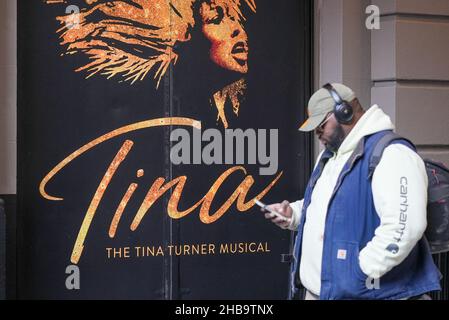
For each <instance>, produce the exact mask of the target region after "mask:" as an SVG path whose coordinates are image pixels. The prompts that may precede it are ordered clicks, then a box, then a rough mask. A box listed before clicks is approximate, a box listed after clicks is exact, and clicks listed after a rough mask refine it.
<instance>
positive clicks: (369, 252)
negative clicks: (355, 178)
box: [289, 105, 427, 295]
mask: <svg viewBox="0 0 449 320" xmlns="http://www.w3.org/2000/svg"><path fill="white" fill-rule="evenodd" d="M391 129H394V125H393V123H392V122H391V120H390V118H389V117H388V116H387V115H386V114H385V113H384V112H383V111H382V110H381V109H380V108H379V107H378V106H377V105H374V106H372V107H371V108H370V109H369V110H368V111H367V112H366V113H365V114H364V115H363V116H362V118H361V119H360V120H359V121H358V123H357V124H356V125H355V127H354V128H353V129H352V130H351V132H350V133H349V134H348V136H347V137H346V138H345V140H344V141H343V143H342V144H341V146H340V148H339V150H338V151H337V153H336V154H334V156H333V157H332V158H331V159H329V161H328V162H327V164H326V166H325V167H324V170H323V173H322V175H321V177H320V178H319V179H318V181H317V183H316V185H315V188H314V190H313V193H312V199H311V203H310V206H309V207H308V208H307V220H306V223H305V225H304V236H303V242H302V254H301V265H300V277H301V282H302V284H303V285H304V287H305V288H306V289H307V290H309V291H310V292H312V293H314V294H316V295H319V294H320V287H321V259H322V252H323V236H324V232H325V220H326V214H327V207H328V203H329V200H330V197H331V195H332V192H333V190H334V188H335V185H336V182H337V179H338V176H339V175H340V172H341V170H342V169H343V166H344V164H345V163H346V162H347V160H348V159H349V157H350V156H351V154H352V152H353V151H354V149H355V147H356V146H357V144H358V142H359V141H360V139H361V138H363V137H364V136H368V135H371V134H373V133H376V132H379V131H383V130H391ZM319 158H320V157H319ZM319 158H318V159H319ZM371 185H372V190H373V198H374V206H375V208H376V211H377V213H378V214H379V218H380V225H379V227H378V228H377V229H376V230H375V236H374V237H373V239H372V240H371V241H370V242H368V244H367V245H366V247H365V248H363V249H362V250H361V251H360V256H359V262H360V268H361V269H362V271H363V272H364V273H365V274H366V275H367V276H369V277H372V278H374V279H377V278H380V277H382V276H383V275H384V274H385V273H387V272H388V271H390V270H391V269H392V268H393V267H395V266H396V265H398V264H400V263H401V262H402V261H403V260H404V259H405V258H406V257H407V255H408V254H409V253H410V251H411V250H412V249H413V247H414V246H415V244H416V243H417V242H418V241H419V240H420V239H421V238H422V236H423V233H424V231H425V229H426V226H427V220H426V206H427V175H426V170H425V166H424V162H423V160H422V159H421V157H420V156H419V155H417V154H416V153H415V152H413V151H412V150H410V149H409V148H408V147H406V146H404V145H400V144H392V145H390V146H388V147H387V148H386V149H385V150H384V153H383V156H382V159H381V161H380V162H379V164H378V166H377V168H376V170H375V171H374V174H373V178H372V184H371ZM401 188H402V189H401ZM404 190H405V191H406V194H407V195H406V197H404V194H402V196H401V191H404ZM405 202H406V203H405ZM302 204H303V200H300V201H297V202H295V203H292V204H291V207H292V209H293V219H292V223H291V224H290V226H289V229H291V230H297V228H298V224H299V221H300V215H301V211H302ZM401 210H402V211H401ZM398 240H399V241H398ZM391 243H395V244H397V245H398V247H399V250H398V251H397V252H390V251H388V250H386V248H387V247H388V245H389V244H391Z"/></svg>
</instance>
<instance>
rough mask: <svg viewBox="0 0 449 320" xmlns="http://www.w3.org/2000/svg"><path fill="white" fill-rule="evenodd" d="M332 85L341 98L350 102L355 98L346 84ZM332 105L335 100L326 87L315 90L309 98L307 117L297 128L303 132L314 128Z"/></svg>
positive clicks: (329, 110) (332, 108)
mask: <svg viewBox="0 0 449 320" xmlns="http://www.w3.org/2000/svg"><path fill="white" fill-rule="evenodd" d="M332 86H333V87H334V89H335V91H337V93H338V94H339V95H340V97H341V98H342V99H343V100H345V101H348V102H351V101H352V100H354V99H355V93H354V91H352V90H351V89H350V88H348V87H347V86H345V85H343V84H341V83H333V84H332ZM334 106H335V101H334V99H333V98H332V96H331V95H330V93H329V91H328V90H327V89H325V88H321V89H320V90H318V91H317V92H315V93H314V94H313V96H312V97H311V98H310V100H309V104H308V106H307V111H308V115H309V117H308V118H307V120H306V121H305V122H304V123H303V124H302V125H301V127H300V128H299V130H300V131H304V132H308V131H312V130H315V128H316V127H318V125H319V124H320V123H321V122H322V121H323V120H324V118H326V115H327V114H328V113H329V112H331V111H333V110H334Z"/></svg>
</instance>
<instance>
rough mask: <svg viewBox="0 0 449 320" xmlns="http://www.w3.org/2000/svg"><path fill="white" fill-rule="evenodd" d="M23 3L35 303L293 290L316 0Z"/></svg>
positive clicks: (25, 153) (24, 171)
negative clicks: (290, 220) (283, 214)
mask: <svg viewBox="0 0 449 320" xmlns="http://www.w3.org/2000/svg"><path fill="white" fill-rule="evenodd" d="M18 3H19V22H18V23H19V25H18V27H19V75H18V78H19V89H18V90H19V110H18V117H19V135H18V144H19V147H18V148H19V174H18V175H19V177H18V180H19V182H18V202H19V203H18V229H17V230H18V231H17V232H18V246H19V249H18V252H19V254H18V270H17V273H18V296H19V298H45V299H48V298H56V299H285V298H286V297H287V294H288V283H289V272H288V270H289V265H288V264H287V263H281V255H282V254H286V253H288V252H289V247H290V244H291V237H292V234H291V233H290V232H287V231H284V230H281V229H278V228H276V227H275V226H273V225H272V224H271V223H269V222H268V221H266V220H265V219H264V217H263V214H262V213H261V212H260V210H259V208H258V207H257V206H255V204H254V201H255V199H258V200H262V201H264V202H266V203H273V202H279V201H282V200H284V199H288V200H292V201H294V200H296V199H299V198H300V197H301V195H302V193H303V190H304V186H305V182H306V178H307V176H308V173H309V172H310V158H311V144H310V136H308V135H304V134H301V133H299V132H298V127H299V124H300V123H302V121H303V120H304V118H305V102H306V101H307V98H308V95H309V93H310V86H311V83H310V72H311V68H312V67H311V49H310V48H311V44H310V42H311V40H310V39H311V21H310V19H311V8H310V1H292V0H281V1H268V0H207V1H201V0H172V1H169V0H126V1H125V0H121V1H119V0H117V1H104V0H78V1H76V0H73V1H71V0H67V1H62V0H61V1H60V0H45V1H43V0H33V1H23V0H22V1H20V0H19V2H18Z"/></svg>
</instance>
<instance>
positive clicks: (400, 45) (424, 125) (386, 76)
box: [315, 0, 449, 164]
mask: <svg viewBox="0 0 449 320" xmlns="http://www.w3.org/2000/svg"><path fill="white" fill-rule="evenodd" d="M371 4H373V5H376V6H378V7H379V9H380V14H381V16H380V29H379V30H368V29H367V28H366V25H365V21H366V19H367V18H368V14H366V13H365V9H366V8H367V7H368V6H369V5H371ZM315 10H316V14H315V16H316V21H315V26H316V27H315V29H316V31H315V34H316V35H318V36H317V39H316V43H315V62H316V66H315V71H316V72H315V74H316V79H315V87H316V88H319V86H321V85H323V84H324V83H325V82H328V81H329V82H333V81H335V82H343V83H345V84H347V85H349V86H350V87H352V88H353V89H354V91H356V93H357V94H358V96H359V98H360V100H361V102H362V104H363V105H364V106H370V105H372V104H379V105H380V106H381V108H383V109H384V110H385V111H386V112H387V113H388V114H389V115H390V116H391V118H392V120H393V122H394V123H395V125H396V129H397V132H398V133H399V134H401V135H403V136H405V137H408V138H409V139H411V140H412V141H413V142H414V143H415V144H417V146H418V148H419V152H420V154H421V155H422V156H424V157H430V158H433V159H436V160H439V161H443V162H445V163H446V164H449V0H426V1H422V0H315ZM317 146H318V143H317ZM316 150H319V148H316Z"/></svg>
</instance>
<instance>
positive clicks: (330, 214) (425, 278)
mask: <svg viewBox="0 0 449 320" xmlns="http://www.w3.org/2000/svg"><path fill="white" fill-rule="evenodd" d="M386 132H387V131H382V132H378V133H376V134H373V135H371V136H368V137H365V138H364V139H361V141H360V143H359V144H358V146H357V148H356V150H355V151H354V153H353V154H352V155H351V157H350V158H349V160H348V161H347V163H346V164H345V165H344V167H343V169H342V171H341V173H340V176H339V178H338V180H337V184H336V186H335V189H334V192H333V194H332V197H331V200H330V202H329V206H328V211H327V216H326V225H325V235H324V243H323V258H322V265H321V292H320V299H324V300H328V299H401V298H407V297H412V296H417V295H420V294H422V293H426V292H429V291H435V290H441V287H440V283H439V279H440V272H439V270H438V269H437V267H436V266H435V264H434V262H433V259H432V256H431V254H430V250H429V246H428V243H427V241H426V240H425V239H424V238H423V239H421V240H420V241H419V242H418V243H417V245H416V246H415V247H414V248H413V250H412V251H411V253H410V254H409V255H408V256H407V258H406V259H405V260H404V261H403V262H402V263H401V264H399V265H398V266H396V267H394V268H393V269H392V270H390V271H389V272H388V273H386V274H385V275H384V276H383V277H382V278H380V280H379V282H377V283H376V282H372V281H371V280H367V276H366V275H365V274H364V273H363V272H362V270H361V269H360V265H359V260H358V257H359V252H360V250H361V249H363V248H364V247H365V246H366V244H367V243H368V242H369V241H370V240H371V239H372V238H373V237H374V231H375V230H376V228H377V227H378V226H379V225H380V219H379V216H378V214H377V212H376V209H375V207H374V201H373V195H372V189H371V178H370V177H369V170H368V169H369V168H368V167H369V158H370V156H371V153H372V152H373V149H374V146H375V145H376V143H377V142H378V141H379V139H381V138H382V137H383V136H384V135H385V134H386ZM393 143H401V144H404V145H407V146H408V147H411V146H410V145H409V144H407V142H406V141H401V140H397V141H395V142H393ZM411 148H412V147H411ZM332 156H333V155H332V153H331V152H329V151H326V152H325V153H324V154H323V155H322V157H321V159H320V161H319V164H318V165H317V167H316V168H315V170H314V171H313V173H312V176H311V178H310V180H309V184H308V186H307V189H306V192H305V195H304V204H303V211H302V215H301V221H300V225H299V229H298V234H297V237H296V242H295V249H294V258H295V259H294V263H293V266H292V270H291V272H292V274H291V279H292V293H294V292H295V291H296V290H297V286H296V284H297V283H298V280H299V279H298V277H299V271H298V266H299V264H300V258H301V244H302V237H303V229H304V223H305V221H306V219H307V215H306V213H307V208H308V207H309V205H310V201H311V197H312V192H313V189H314V187H315V184H316V182H317V180H318V179H319V177H320V175H321V173H322V170H323V168H324V166H325V164H326V162H327V161H328V160H329V159H330V158H331V157H332ZM385 249H386V250H387V248H385Z"/></svg>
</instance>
